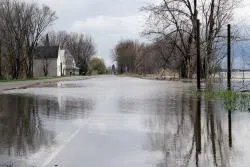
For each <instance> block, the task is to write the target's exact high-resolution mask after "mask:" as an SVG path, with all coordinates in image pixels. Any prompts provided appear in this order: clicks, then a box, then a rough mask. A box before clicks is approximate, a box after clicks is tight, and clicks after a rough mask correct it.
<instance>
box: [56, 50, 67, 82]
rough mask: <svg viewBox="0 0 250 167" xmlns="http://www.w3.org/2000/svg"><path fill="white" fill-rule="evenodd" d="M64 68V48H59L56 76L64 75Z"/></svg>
mask: <svg viewBox="0 0 250 167" xmlns="http://www.w3.org/2000/svg"><path fill="white" fill-rule="evenodd" d="M61 65H62V67H61ZM65 68H66V67H65V50H59V52H58V58H57V76H58V77H61V76H63V75H64V69H65Z"/></svg>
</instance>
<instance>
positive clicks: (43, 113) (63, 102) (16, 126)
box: [0, 95, 93, 166]
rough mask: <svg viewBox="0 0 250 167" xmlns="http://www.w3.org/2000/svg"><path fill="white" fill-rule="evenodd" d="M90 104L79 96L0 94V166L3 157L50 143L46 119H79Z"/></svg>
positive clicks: (28, 152)
mask: <svg viewBox="0 0 250 167" xmlns="http://www.w3.org/2000/svg"><path fill="white" fill-rule="evenodd" d="M92 107H93V105H92V103H91V102H88V101H86V100H81V99H70V98H63V97H62V98H59V99H58V98H56V97H42V96H25V95H0V156H1V157H0V166H1V165H2V164H1V160H3V159H4V158H3V157H4V156H8V157H9V158H11V157H12V156H14V157H26V156H29V155H31V154H33V153H36V152H38V151H39V150H40V149H41V148H42V147H48V146H51V145H52V144H54V142H55V141H54V138H55V134H54V132H53V131H49V130H47V129H45V127H44V125H45V123H46V120H48V118H52V119H72V118H79V117H80V118H82V116H86V115H85V112H86V111H87V110H90V109H92ZM17 159H18V158H17ZM13 161H14V160H10V162H13ZM15 161H16V160H15ZM4 165H5V164H4Z"/></svg>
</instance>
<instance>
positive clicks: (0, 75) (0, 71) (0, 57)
mask: <svg viewBox="0 0 250 167" xmlns="http://www.w3.org/2000/svg"><path fill="white" fill-rule="evenodd" d="M1 78H3V75H2V44H0V79H1Z"/></svg>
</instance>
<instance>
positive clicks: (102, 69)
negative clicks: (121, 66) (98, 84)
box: [88, 57, 107, 75]
mask: <svg viewBox="0 0 250 167" xmlns="http://www.w3.org/2000/svg"><path fill="white" fill-rule="evenodd" d="M88 73H89V74H90V75H100V74H106V73H107V69H106V66H105V63H104V61H103V59H100V58H98V57H94V58H92V59H91V60H90V62H89V72H88Z"/></svg>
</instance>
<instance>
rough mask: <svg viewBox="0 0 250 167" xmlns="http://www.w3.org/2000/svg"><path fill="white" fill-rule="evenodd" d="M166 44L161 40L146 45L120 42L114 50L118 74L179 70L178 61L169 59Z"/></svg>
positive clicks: (129, 41)
mask: <svg viewBox="0 0 250 167" xmlns="http://www.w3.org/2000/svg"><path fill="white" fill-rule="evenodd" d="M166 44H167V43H166V42H165V41H162V40H159V41H156V42H154V43H153V44H144V43H140V42H138V41H133V40H123V41H120V42H119V43H118V44H117V45H116V47H115V50H114V57H113V58H114V59H115V60H116V61H117V66H118V67H117V70H118V73H120V74H122V73H124V72H128V73H137V74H155V73H157V72H159V71H160V70H161V69H171V70H173V71H175V70H177V69H178V68H179V64H178V61H177V60H174V59H173V58H172V57H169V56H168V55H169V54H168V52H169V49H168V48H167V46H166Z"/></svg>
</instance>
